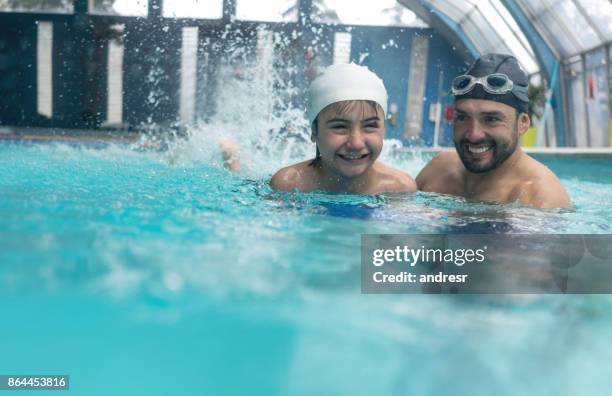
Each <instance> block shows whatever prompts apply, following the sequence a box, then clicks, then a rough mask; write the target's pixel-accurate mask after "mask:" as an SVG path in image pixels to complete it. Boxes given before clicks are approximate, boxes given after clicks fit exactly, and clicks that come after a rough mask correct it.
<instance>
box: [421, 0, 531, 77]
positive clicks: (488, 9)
mask: <svg viewBox="0 0 612 396" xmlns="http://www.w3.org/2000/svg"><path fill="white" fill-rule="evenodd" d="M427 3H428V4H429V6H430V7H432V8H435V9H437V10H438V11H440V12H442V13H443V14H445V15H446V16H448V17H449V18H451V19H452V20H453V21H454V22H456V23H457V25H459V27H460V28H461V29H462V30H463V32H464V33H465V34H466V36H467V37H468V39H470V40H471V41H472V43H474V45H475V46H476V48H477V49H478V51H479V52H480V53H486V52H503V53H509V54H514V55H515V56H516V57H517V59H518V60H519V62H520V63H521V66H522V67H523V69H525V71H526V72H527V73H528V74H533V73H537V72H538V70H539V67H538V64H537V62H536V59H535V55H534V52H533V50H532V48H531V46H530V45H529V42H528V41H527V39H526V38H525V35H524V34H523V32H522V31H521V30H520V29H519V27H518V25H517V24H516V22H515V21H514V19H513V18H512V16H511V15H510V13H509V12H508V10H507V9H506V8H505V7H504V6H503V5H502V3H501V1H500V0H481V1H476V0H429V1H428V2H427Z"/></svg>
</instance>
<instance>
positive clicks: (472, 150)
mask: <svg viewBox="0 0 612 396" xmlns="http://www.w3.org/2000/svg"><path fill="white" fill-rule="evenodd" d="M490 148H491V146H482V147H472V146H468V150H469V151H470V153H476V154H479V153H484V152H485V151H487V150H488V149H490Z"/></svg>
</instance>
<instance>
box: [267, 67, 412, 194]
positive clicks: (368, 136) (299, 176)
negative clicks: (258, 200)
mask: <svg viewBox="0 0 612 396" xmlns="http://www.w3.org/2000/svg"><path fill="white" fill-rule="evenodd" d="M386 111H387V91H386V90H385V86H384V84H383V82H382V80H381V79H380V78H378V76H376V74H374V73H372V72H371V71H369V70H368V69H367V68H366V67H363V66H358V65H355V64H352V63H351V64H337V65H332V66H329V67H328V68H326V69H325V71H324V72H323V73H322V74H321V75H320V76H319V77H317V78H316V79H315V80H314V81H313V82H312V84H311V86H310V90H309V92H308V110H307V115H308V121H309V122H310V125H311V128H312V134H311V140H312V142H313V143H315V144H316V147H317V151H316V157H315V158H314V159H312V160H308V161H304V162H300V163H297V164H294V165H291V166H288V167H286V168H283V169H281V170H279V171H278V172H276V174H275V175H274V176H273V177H272V179H271V180H270V185H271V186H272V188H273V189H275V190H280V191H294V190H298V191H302V192H308V191H315V190H319V191H330V192H345V193H351V194H379V193H385V192H414V191H416V183H415V182H414V180H413V179H412V178H411V177H410V176H409V175H407V174H405V173H403V172H401V171H399V170H397V169H393V168H391V167H388V166H386V165H383V164H382V163H380V162H377V159H378V156H379V155H380V152H381V150H382V146H383V139H384V136H385V113H386Z"/></svg>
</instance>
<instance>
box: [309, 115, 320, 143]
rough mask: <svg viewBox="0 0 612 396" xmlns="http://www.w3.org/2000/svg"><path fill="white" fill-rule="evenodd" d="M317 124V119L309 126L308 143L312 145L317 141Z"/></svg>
mask: <svg viewBox="0 0 612 396" xmlns="http://www.w3.org/2000/svg"><path fill="white" fill-rule="evenodd" d="M317 122H318V119H316V118H315V120H314V121H313V122H312V125H311V126H310V141H311V142H313V143H314V142H315V141H316V140H317V134H318V133H319V130H318V128H317Z"/></svg>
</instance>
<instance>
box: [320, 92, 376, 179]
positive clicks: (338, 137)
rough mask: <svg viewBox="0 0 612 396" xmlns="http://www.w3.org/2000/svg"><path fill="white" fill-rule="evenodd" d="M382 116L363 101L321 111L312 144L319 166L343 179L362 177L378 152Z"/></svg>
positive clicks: (338, 105)
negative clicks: (319, 155)
mask: <svg viewBox="0 0 612 396" xmlns="http://www.w3.org/2000/svg"><path fill="white" fill-rule="evenodd" d="M383 117H384V116H383V114H382V110H381V109H380V106H377V108H374V107H373V106H371V105H370V104H369V103H368V102H365V101H351V102H339V103H335V104H333V105H330V106H328V107H326V108H325V109H324V110H323V111H321V113H319V116H318V124H317V127H318V128H317V129H318V132H317V134H316V135H313V141H315V142H316V143H317V145H318V147H319V152H320V153H321V162H322V164H323V166H325V167H326V168H327V169H328V170H329V171H331V172H332V173H335V174H337V175H338V176H340V177H342V178H346V179H350V178H353V177H356V176H360V175H362V174H364V173H365V172H366V171H367V170H368V169H369V168H370V167H371V166H372V164H373V163H374V162H375V161H376V159H377V158H378V156H379V155H380V152H381V151H382V146H383V138H384V135H385V127H384V119H383Z"/></svg>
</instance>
